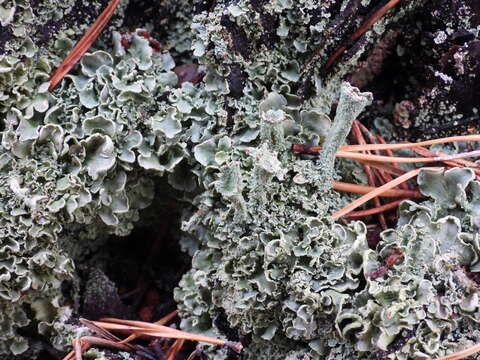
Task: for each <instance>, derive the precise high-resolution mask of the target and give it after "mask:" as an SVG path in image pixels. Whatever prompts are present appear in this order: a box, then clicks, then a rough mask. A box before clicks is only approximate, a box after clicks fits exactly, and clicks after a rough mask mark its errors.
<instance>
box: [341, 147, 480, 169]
mask: <svg viewBox="0 0 480 360" xmlns="http://www.w3.org/2000/svg"><path fill="white" fill-rule="evenodd" d="M336 156H337V157H339V158H345V159H356V160H359V159H360V160H368V161H378V162H392V163H394V162H396V163H404V164H407V163H409V164H414V163H420V162H438V161H441V162H443V161H446V160H453V159H458V158H463V157H479V156H480V151H471V152H468V153H461V154H455V155H448V156H436V157H420V158H416V157H411V158H410V157H393V158H392V157H389V156H383V155H370V154H361V153H358V152H350V151H343V150H340V151H337V154H336ZM475 167H477V168H478V167H479V165H478V164H476V166H475Z"/></svg>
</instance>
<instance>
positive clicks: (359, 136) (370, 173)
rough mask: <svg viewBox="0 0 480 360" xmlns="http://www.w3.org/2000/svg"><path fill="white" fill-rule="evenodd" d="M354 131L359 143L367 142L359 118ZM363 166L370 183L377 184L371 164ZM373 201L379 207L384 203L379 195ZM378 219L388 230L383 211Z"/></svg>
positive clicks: (354, 125)
mask: <svg viewBox="0 0 480 360" xmlns="http://www.w3.org/2000/svg"><path fill="white" fill-rule="evenodd" d="M352 132H353V134H354V135H355V138H356V139H357V142H358V144H360V145H365V144H366V143H367V142H366V141H365V138H364V137H363V135H362V131H361V130H360V126H359V122H358V120H355V121H354V122H353V124H352ZM366 153H368V152H366ZM363 168H364V170H365V174H366V175H367V180H368V185H370V186H375V179H374V177H373V171H372V169H371V168H370V166H369V165H366V164H364V165H363ZM373 203H374V205H375V207H377V208H378V207H381V206H382V204H381V203H380V199H379V198H378V197H375V198H373ZM378 221H379V223H380V226H381V227H382V229H383V230H386V229H387V221H386V220H385V216H384V215H383V213H382V212H379V213H378Z"/></svg>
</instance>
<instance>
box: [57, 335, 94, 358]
mask: <svg viewBox="0 0 480 360" xmlns="http://www.w3.org/2000/svg"><path fill="white" fill-rule="evenodd" d="M78 340H79V339H75V340H73V341H72V345H73V350H72V351H70V352H69V353H68V354H67V355H66V356H65V357H64V358H63V360H73V359H74V358H77V353H78V351H77V350H76V349H77V345H76V342H77V341H78ZM80 345H81V347H80V355H81V354H82V353H84V352H85V351H87V350H88V349H89V348H90V344H87V343H82V342H80Z"/></svg>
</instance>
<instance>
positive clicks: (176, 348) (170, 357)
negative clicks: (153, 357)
mask: <svg viewBox="0 0 480 360" xmlns="http://www.w3.org/2000/svg"><path fill="white" fill-rule="evenodd" d="M184 343H185V340H176V341H175V342H174V343H173V345H172V347H171V348H170V350H169V351H168V354H167V358H166V360H173V359H175V356H176V355H177V354H178V352H179V351H180V349H181V348H182V346H183V344H184Z"/></svg>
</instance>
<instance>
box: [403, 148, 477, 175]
mask: <svg viewBox="0 0 480 360" xmlns="http://www.w3.org/2000/svg"><path fill="white" fill-rule="evenodd" d="M412 150H413V151H415V152H416V153H417V154H419V155H422V156H447V155H448V154H446V153H443V152H433V151H431V150H428V149H425V148H424V147H421V146H419V147H416V148H413V149H412ZM442 162H443V163H444V164H447V165H449V166H452V167H462V168H463V167H470V168H473V169H472V170H473V171H474V172H475V174H477V176H480V169H476V167H478V164H477V163H474V162H473V161H469V160H465V159H454V160H443V161H442Z"/></svg>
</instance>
